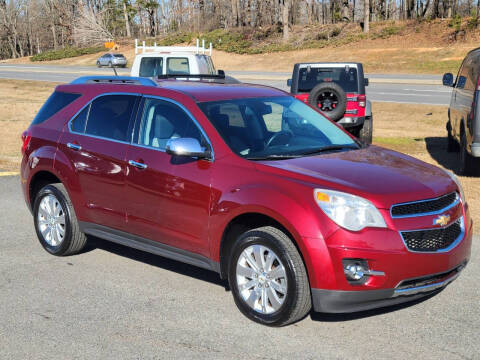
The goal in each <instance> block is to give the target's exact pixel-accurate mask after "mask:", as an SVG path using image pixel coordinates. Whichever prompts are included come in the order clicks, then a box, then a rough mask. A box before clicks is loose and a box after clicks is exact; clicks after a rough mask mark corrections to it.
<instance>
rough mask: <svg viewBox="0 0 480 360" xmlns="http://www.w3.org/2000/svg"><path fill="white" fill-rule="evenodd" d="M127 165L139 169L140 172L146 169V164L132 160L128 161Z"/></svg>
mask: <svg viewBox="0 0 480 360" xmlns="http://www.w3.org/2000/svg"><path fill="white" fill-rule="evenodd" d="M128 164H129V165H131V166H135V167H136V168H137V169H141V170H144V169H146V168H147V164H144V163H140V162H137V161H133V160H128Z"/></svg>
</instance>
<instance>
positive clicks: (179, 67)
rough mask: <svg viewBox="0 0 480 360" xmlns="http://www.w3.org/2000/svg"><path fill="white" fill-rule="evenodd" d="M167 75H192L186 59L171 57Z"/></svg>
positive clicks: (168, 61)
mask: <svg viewBox="0 0 480 360" xmlns="http://www.w3.org/2000/svg"><path fill="white" fill-rule="evenodd" d="M167 74H182V75H183V74H190V65H189V64H188V58H186V57H171V58H168V59H167Z"/></svg>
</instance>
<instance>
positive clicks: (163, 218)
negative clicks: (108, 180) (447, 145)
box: [126, 97, 212, 256]
mask: <svg viewBox="0 0 480 360" xmlns="http://www.w3.org/2000/svg"><path fill="white" fill-rule="evenodd" d="M137 125H138V128H137V129H136V131H135V132H136V134H137V135H135V138H134V141H133V143H132V145H131V146H130V147H129V149H128V152H127V162H128V164H127V177H126V179H127V189H126V196H127V197H128V201H127V226H128V231H129V232H131V233H133V234H135V235H139V236H141V237H144V238H147V239H150V240H155V241H158V242H161V243H164V244H167V245H170V246H174V247H176V248H180V249H184V250H187V251H190V252H194V253H199V254H202V255H205V256H208V255H209V244H208V220H209V214H210V178H211V167H212V163H211V162H209V161H206V160H198V159H195V158H179V157H172V156H171V155H168V154H167V153H166V152H165V147H166V144H167V141H168V140H169V139H173V138H186V137H187V138H195V139H198V140H199V141H200V142H201V143H203V144H205V145H206V146H209V145H208V143H207V139H206V136H205V135H204V134H203V133H202V131H201V130H200V128H199V126H198V125H197V124H196V122H195V121H194V119H193V117H192V116H191V115H190V114H189V113H188V112H187V111H186V110H185V109H184V108H182V107H181V106H179V105H177V104H176V103H174V102H172V101H169V100H167V99H161V98H153V97H152V98H149V97H147V98H145V100H144V106H143V112H142V116H141V119H140V121H138V124H137Z"/></svg>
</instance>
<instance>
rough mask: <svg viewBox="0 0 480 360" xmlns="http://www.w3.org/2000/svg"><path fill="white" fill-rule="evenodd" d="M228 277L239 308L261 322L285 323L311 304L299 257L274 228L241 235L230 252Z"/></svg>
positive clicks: (250, 231)
mask: <svg viewBox="0 0 480 360" xmlns="http://www.w3.org/2000/svg"><path fill="white" fill-rule="evenodd" d="M228 279H229V283H230V288H231V289H232V293H233V297H234V300H235V303H236V305H237V307H238V308H239V310H240V311H241V312H242V313H243V314H244V315H245V316H247V317H248V318H250V319H251V320H253V321H256V322H259V323H261V324H264V325H269V326H283V325H287V324H290V323H293V322H295V321H298V320H300V319H302V318H303V317H304V316H305V315H306V314H307V313H308V312H309V311H310V309H311V307H312V302H311V296H310V286H309V282H308V277H307V271H306V269H305V266H304V264H303V261H302V258H301V256H300V254H299V253H298V250H297V248H296V247H295V245H294V244H293V243H292V241H291V240H290V238H289V237H288V236H287V235H285V234H284V233H283V232H282V231H280V230H279V229H277V228H274V227H271V226H266V227H261V228H258V229H254V230H249V231H247V232H245V233H243V234H242V235H240V237H239V238H238V240H237V242H236V243H235V245H234V247H233V249H232V252H231V256H230V261H229V270H228Z"/></svg>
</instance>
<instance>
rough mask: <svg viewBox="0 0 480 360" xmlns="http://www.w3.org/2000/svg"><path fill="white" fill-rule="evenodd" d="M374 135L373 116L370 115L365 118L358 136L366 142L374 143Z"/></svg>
mask: <svg viewBox="0 0 480 360" xmlns="http://www.w3.org/2000/svg"><path fill="white" fill-rule="evenodd" d="M372 136H373V118H372V117H368V118H365V121H364V122H363V125H362V127H361V128H360V131H359V132H358V138H359V139H360V140H361V141H363V142H364V143H365V144H371V143H372Z"/></svg>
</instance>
